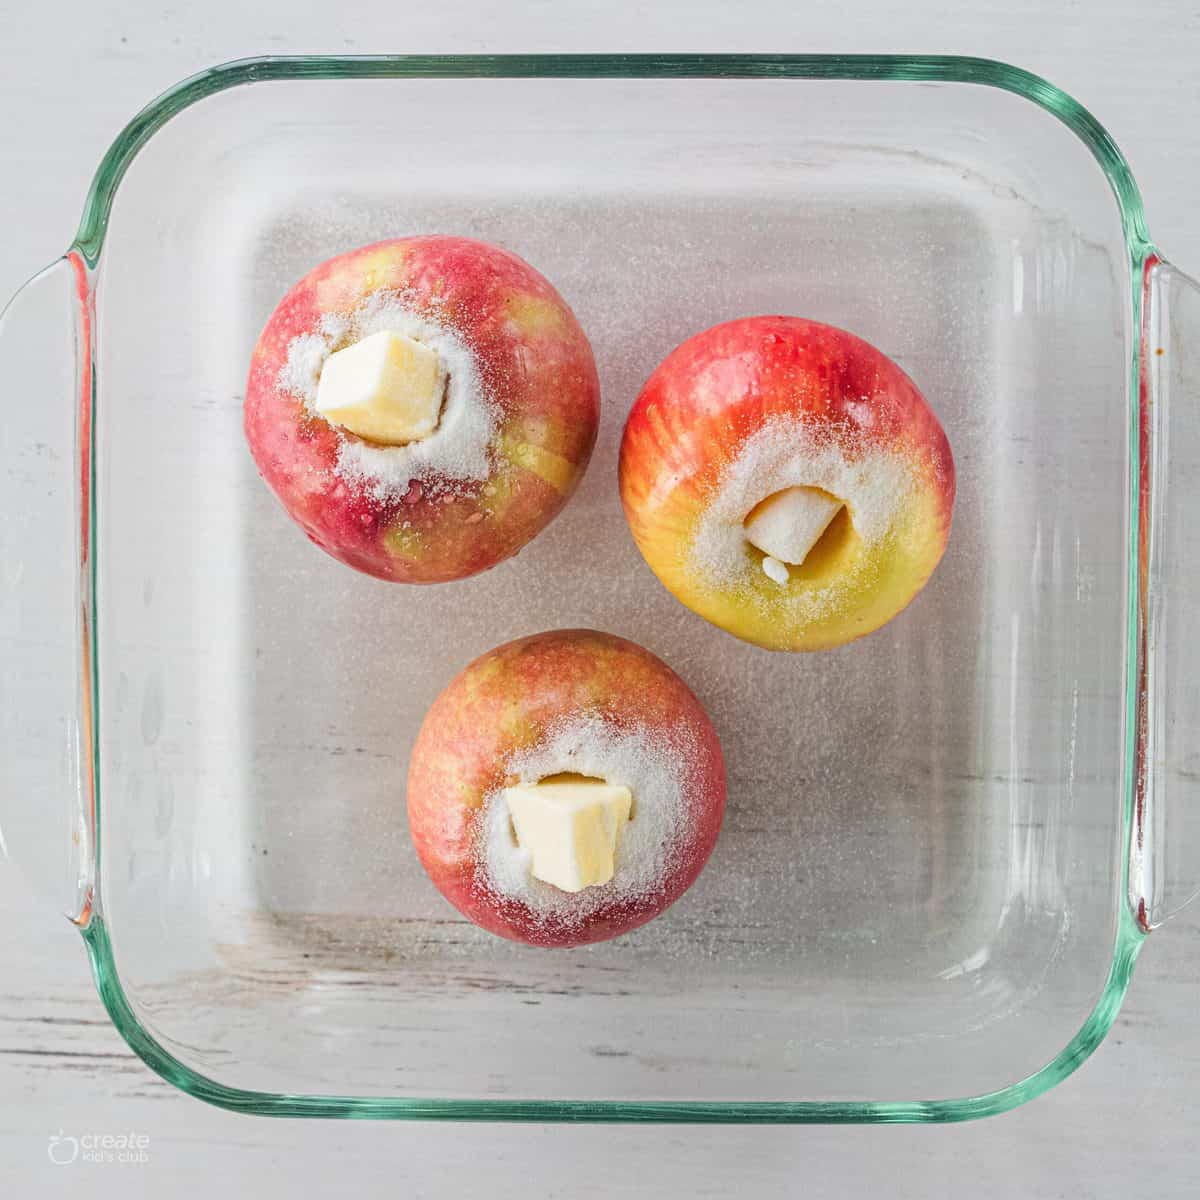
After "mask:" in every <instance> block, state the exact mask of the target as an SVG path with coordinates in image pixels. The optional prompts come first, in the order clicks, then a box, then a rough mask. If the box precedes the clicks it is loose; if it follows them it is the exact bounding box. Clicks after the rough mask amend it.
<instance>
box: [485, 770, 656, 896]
mask: <svg viewBox="0 0 1200 1200" xmlns="http://www.w3.org/2000/svg"><path fill="white" fill-rule="evenodd" d="M504 799H505V802H506V803H507V805H508V811H509V814H510V815H511V817H512V822H513V830H514V832H515V833H516V835H517V844H518V845H519V846H520V847H521V848H522V849H523V850H526V851H528V852H529V855H530V857H531V858H532V865H531V871H532V874H533V876H534V878H535V879H540V880H541V881H542V882H543V883H549V884H553V886H554V887H556V888H560V889H561V890H562V891H564V892H581V891H583V889H584V888H585V887H592V886H594V885H596V884H601V883H607V882H608V881H609V880H610V879H612V877H613V870H614V864H615V860H616V853H617V843H618V841H619V839H620V836H621V830H622V829H623V828H624V826H625V823H626V822H627V821H628V820H629V815H630V812H631V811H632V808H633V796H632V794H631V793H630V791H629V789H628V788H627V787H617V786H613V785H611V784H607V783H605V782H604V781H603V780H600V779H585V778H583V777H582V776H573V777H570V778H567V779H557V778H551V779H549V780H545V779H544V780H542V781H541V782H539V783H533V784H521V785H519V786H517V787H510V788H505V789H504Z"/></svg>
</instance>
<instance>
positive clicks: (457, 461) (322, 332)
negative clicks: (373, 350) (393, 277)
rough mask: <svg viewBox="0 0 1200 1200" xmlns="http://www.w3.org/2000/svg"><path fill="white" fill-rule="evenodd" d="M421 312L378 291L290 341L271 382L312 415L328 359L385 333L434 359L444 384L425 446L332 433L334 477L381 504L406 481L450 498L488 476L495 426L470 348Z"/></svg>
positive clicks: (397, 296) (405, 300) (398, 295)
mask: <svg viewBox="0 0 1200 1200" xmlns="http://www.w3.org/2000/svg"><path fill="white" fill-rule="evenodd" d="M423 307H424V309H425V310H426V311H424V312H418V311H417V310H416V306H415V304H414V303H413V301H412V300H411V298H406V297H405V296H404V294H403V293H400V292H385V291H381V292H374V293H372V294H371V295H369V296H368V297H367V298H366V299H365V300H364V301H363V302H362V304H360V305H359V307H358V308H356V309H355V310H354V311H353V312H352V313H350V314H348V315H345V316H342V315H327V316H325V317H324V318H322V321H321V325H320V329H319V330H318V331H314V332H309V333H302V334H299V335H298V336H296V337H294V338H293V339H292V341H291V342H290V343H289V345H288V356H287V362H286V363H285V364H284V366H283V368H282V370H281V371H280V372H279V378H278V380H277V383H278V386H279V387H280V388H281V389H283V390H284V391H286V392H288V393H289V394H290V395H293V396H296V397H298V398H299V399H301V400H303V401H304V404H305V407H306V408H308V410H309V411H310V412H312V413H316V411H317V410H316V400H317V382H318V380H319V379H320V375H321V369H322V367H323V366H324V365H325V360H326V359H327V358H328V357H329V356H330V355H331V354H333V353H334V352H335V351H337V350H340V349H342V348H344V347H345V346H348V345H350V344H352V343H353V342H357V341H361V340H362V339H363V338H365V337H369V336H370V335H371V334H373V333H380V332H382V331H383V330H391V331H393V332H395V333H400V334H404V335H405V336H406V337H410V338H412V339H413V340H414V341H418V342H422V343H423V344H424V345H426V346H428V347H429V348H430V349H432V350H434V351H436V352H437V355H438V358H439V360H440V362H441V367H442V370H443V372H444V373H445V375H446V377H447V381H448V382H447V385H446V397H445V400H444V401H443V404H442V412H441V416H440V418H439V420H438V424H437V428H436V429H435V430H434V431H433V433H431V434H430V435H429V436H428V437H427V438H423V439H422V440H420V441H416V442H410V443H408V445H406V446H379V445H374V444H372V443H370V442H365V441H362V440H361V439H359V438H355V437H349V436H346V435H345V434H344V433H342V431H341V430H338V433H339V436H340V437H341V446H340V449H339V452H338V461H337V467H336V470H337V473H338V475H339V476H341V477H342V478H343V479H345V480H346V482H347V483H350V484H352V485H355V486H357V487H360V488H363V489H365V490H366V491H368V492H369V493H370V494H371V495H373V496H374V497H375V498H376V499H378V500H381V501H386V500H398V499H400V498H401V497H402V496H403V495H404V493H405V492H406V491H407V490H408V487H409V485H410V483H412V482H413V481H414V480H419V481H420V482H421V483H422V484H424V485H425V487H426V490H427V491H430V492H433V493H436V492H439V491H447V490H455V485H456V484H457V485H462V484H470V483H478V482H480V481H482V480H485V479H487V478H488V476H489V475H490V474H491V466H492V464H491V443H492V440H493V438H494V437H495V435H496V429H497V426H498V424H499V414H498V412H497V410H496V406H495V404H494V402H493V401H492V399H491V397H489V396H488V394H487V391H486V389H485V387H484V385H483V381H482V379H481V378H480V374H479V367H478V364H477V363H476V361H475V355H474V354H473V353H472V351H471V349H470V347H469V346H468V345H467V344H466V343H465V342H464V341H463V339H462V337H461V336H460V335H459V334H458V333H457V332H456V331H455V330H453V329H451V328H450V327H449V326H448V325H446V324H443V323H441V322H439V321H438V320H437V319H436V317H435V316H431V315H429V311H428V310H429V305H428V303H426V304H425V305H424V306H423ZM435 311H436V310H435ZM334 428H335V429H336V428H337V427H336V426H335V427H334Z"/></svg>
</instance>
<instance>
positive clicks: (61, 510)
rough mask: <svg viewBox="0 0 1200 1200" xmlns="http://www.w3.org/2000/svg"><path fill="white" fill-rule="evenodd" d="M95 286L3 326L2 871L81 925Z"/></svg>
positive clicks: (43, 277)
mask: <svg viewBox="0 0 1200 1200" xmlns="http://www.w3.org/2000/svg"><path fill="white" fill-rule="evenodd" d="M92 312H93V304H92V292H91V280H90V276H89V272H88V270H87V268H86V266H85V264H84V262H83V260H82V259H81V258H80V257H79V256H78V255H77V254H70V255H68V256H66V257H65V258H62V259H59V261H58V262H56V263H54V264H53V265H52V266H50V267H48V268H47V269H46V270H44V271H42V272H41V273H40V274H39V275H36V276H34V278H33V279H31V280H30V281H29V282H28V283H27V284H26V285H25V286H24V287H23V288H22V289H21V290H20V291H19V292H18V293H17V295H16V296H14V297H13V299H12V301H11V302H10V303H9V305H8V306H7V308H5V309H4V310H3V312H2V313H0V406H2V407H0V859H2V858H7V859H10V860H11V861H13V862H14V863H16V865H17V866H18V867H20V868H21V869H22V871H23V873H24V874H25V875H26V876H27V878H28V879H29V881H30V883H31V884H32V885H33V886H34V889H35V890H36V891H38V892H40V893H41V894H43V895H44V896H46V897H48V899H49V901H50V902H51V903H53V904H54V905H55V907H57V908H59V909H60V910H62V911H63V912H65V913H66V915H67V916H68V917H69V918H70V919H71V920H73V921H75V922H76V923H77V924H80V925H82V924H86V922H87V920H88V916H89V914H90V911H91V896H92V880H93V871H94V848H95V838H94V823H93V820H92V814H93V812H94V809H93V804H92V769H91V764H92V755H91V746H90V722H89V720H88V717H87V714H89V713H90V711H91V684H90V656H89V654H88V649H87V639H88V634H87V624H86V606H85V603H84V591H83V581H84V580H86V579H87V578H88V563H89V560H90V552H89V528H88V525H89V516H88V504H89V480H88V470H89V464H90V461H91V453H90V423H91V417H90V414H91V398H92V386H91V380H92V329H93V320H92Z"/></svg>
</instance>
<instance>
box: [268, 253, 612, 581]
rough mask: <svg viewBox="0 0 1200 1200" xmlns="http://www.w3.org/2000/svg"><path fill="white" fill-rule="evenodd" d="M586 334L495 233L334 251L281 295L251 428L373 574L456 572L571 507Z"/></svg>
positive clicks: (310, 528)
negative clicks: (492, 237)
mask: <svg viewBox="0 0 1200 1200" xmlns="http://www.w3.org/2000/svg"><path fill="white" fill-rule="evenodd" d="M599 402H600V389H599V383H598V380H597V376H596V366H595V362H594V360H593V357H592V351H591V347H590V346H589V344H588V340H587V338H586V337H585V336H584V333H583V331H582V329H581V328H580V327H579V323H578V321H577V320H576V319H575V317H574V315H573V313H572V312H571V310H570V308H568V307H567V304H566V303H565V301H564V300H563V299H562V297H561V296H559V294H558V293H557V292H556V291H555V290H554V288H553V287H552V286H551V285H550V283H549V282H548V281H547V280H546V279H545V278H544V277H543V276H542V275H540V274H539V273H538V272H537V271H535V270H534V269H533V267H531V266H530V265H529V264H528V263H526V262H523V261H522V260H521V259H520V258H518V257H517V256H516V255H515V254H512V253H510V252H509V251H507V250H502V249H500V248H499V247H497V246H492V245H488V244H486V243H484V242H479V241H473V240H471V239H469V238H460V237H440V236H429V237H411V238H403V239H399V240H395V241H386V242H380V243H378V244H376V245H372V246H366V247H364V248H362V249H358V250H353V251H351V252H349V253H347V254H342V255H339V256H338V257H337V258H333V259H330V260H329V261H328V262H325V263H322V264H321V265H320V266H318V267H317V268H316V269H315V270H313V271H311V272H310V273H309V274H308V275H306V276H305V277H304V278H303V279H302V280H301V281H300V282H299V283H297V284H296V285H295V287H293V288H292V290H291V291H290V292H289V293H288V294H287V296H285V297H284V299H283V300H282V301H281V303H280V304H279V306H278V308H276V310H275V312H274V313H273V315H272V316H271V318H270V320H269V321H268V323H267V326H266V329H265V330H264V331H263V334H262V336H261V337H260V338H259V341H258V345H257V347H256V348H255V351H254V358H253V362H252V364H251V369H250V378H249V382H248V384H247V388H246V400H245V431H246V437H247V439H248V441H249V445H250V450H251V453H252V454H253V456H254V460H255V462H256V464H257V465H258V469H259V471H260V472H261V473H262V475H263V478H264V479H265V480H266V481H267V483H268V484H269V485H270V486H271V488H272V489H273V490H274V492H275V494H276V495H277V496H278V497H279V499H280V500H281V501H282V502H283V505H284V507H285V508H286V509H287V511H288V512H289V513H290V514H291V516H292V517H293V518H294V519H295V520H296V521H297V523H298V524H299V525H300V526H301V528H303V529H304V531H305V532H306V533H307V534H308V536H309V537H310V538H311V539H312V540H313V541H314V542H315V543H316V544H317V545H318V546H320V547H321V548H322V549H324V550H326V551H328V552H329V553H330V554H332V555H333V556H334V557H335V558H337V559H340V560H341V561H342V562H344V563H347V564H348V565H349V566H352V567H355V568H357V569H358V570H360V571H365V572H367V573H368V574H370V575H375V576H378V577H379V578H381V579H387V580H395V581H398V582H406V583H433V582H439V581H444V580H450V579H461V578H463V577H464V576H467V575H472V574H474V573H476V572H478V571H483V570H486V569H487V568H489V567H491V566H494V565H495V564H496V563H498V562H501V561H502V560H503V559H505V558H508V557H509V556H510V555H512V554H515V553H516V552H517V551H518V550H520V549H521V547H522V546H524V545H525V544H526V543H527V542H528V541H529V540H530V539H531V538H532V537H534V535H535V534H537V533H538V531H539V530H541V529H542V528H543V527H544V526H545V525H546V524H547V523H548V522H549V521H550V520H551V519H552V518H553V517H554V516H555V514H556V513H557V512H558V511H559V510H560V509H561V508H562V507H563V505H564V504H565V503H566V501H567V498H568V497H569V496H570V494H571V492H572V491H573V490H574V488H575V486H576V485H577V484H578V482H579V480H580V478H581V477H582V475H583V472H584V469H585V467H586V466H587V462H588V458H589V456H590V454H591V451H592V446H593V444H594V442H595V438H596V426H597V421H598V419H599Z"/></svg>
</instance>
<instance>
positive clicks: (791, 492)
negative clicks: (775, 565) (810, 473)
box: [742, 487, 842, 579]
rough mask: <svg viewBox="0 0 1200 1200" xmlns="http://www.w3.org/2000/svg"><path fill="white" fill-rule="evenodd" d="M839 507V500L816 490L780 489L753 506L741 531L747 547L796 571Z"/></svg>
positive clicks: (801, 488) (802, 488)
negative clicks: (759, 551) (743, 533)
mask: <svg viewBox="0 0 1200 1200" xmlns="http://www.w3.org/2000/svg"><path fill="white" fill-rule="evenodd" d="M841 507H842V502H841V501H840V500H835V499H834V498H833V497H832V496H830V495H829V493H828V492H823V491H821V490H820V488H812V487H790V488H784V489H783V491H781V492H776V493H775V494H774V495H771V496H768V497H767V498H766V499H765V500H764V501H763V502H762V503H761V504H758V505H756V506H755V508H754V509H753V510H752V511H751V513H750V515H749V516H748V517H747V518H746V520H745V522H744V524H743V526H742V528H743V529H744V530H745V533H746V540H747V541H748V542H749V543H750V545H752V546H756V547H757V548H758V549H759V550H761V551H762V552H763V553H764V554H766V555H767V556H769V557H770V558H773V559H777V560H778V561H779V562H781V563H788V564H790V565H791V566H794V567H798V566H799V565H800V564H801V563H802V562H803V561H804V560H805V559H806V558H807V557H808V552H809V551H810V550H811V549H812V548H813V547H814V546H815V545H816V544H817V542H819V541H820V540H821V534H823V533H824V532H825V530H826V529H827V528H828V527H829V522H830V521H832V520H833V518H834V517H836V516H837V515H838V512H839V511H840V510H841ZM768 574H770V571H768ZM771 578H772V579H774V578H775V576H774V575H771Z"/></svg>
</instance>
